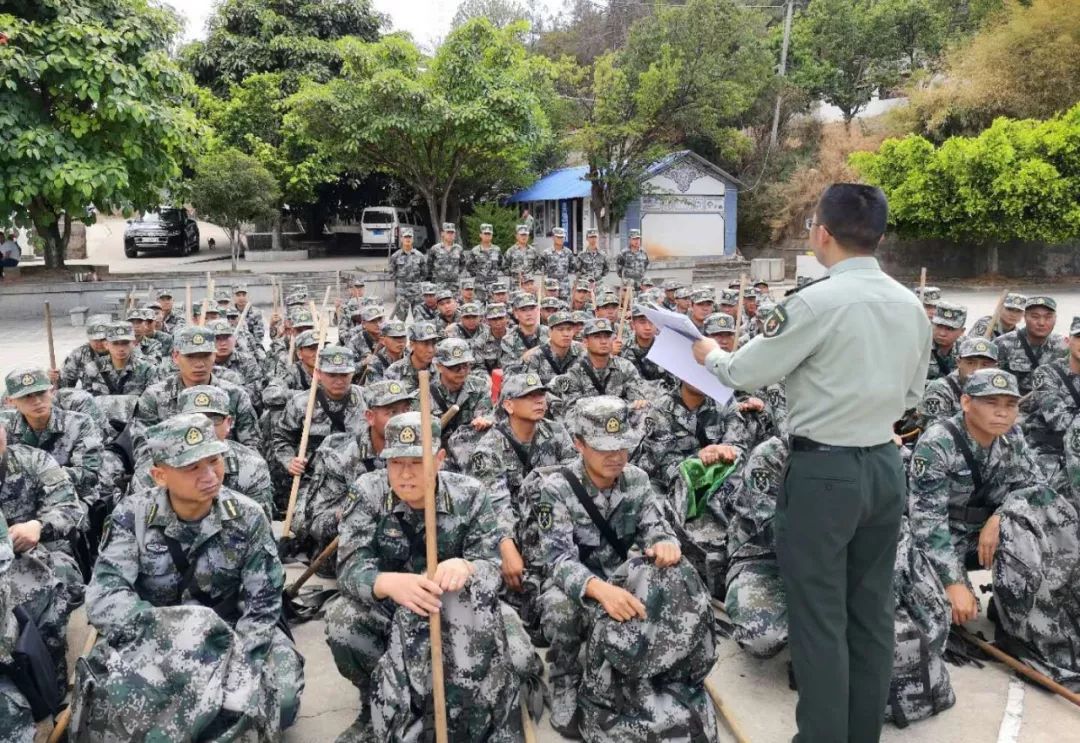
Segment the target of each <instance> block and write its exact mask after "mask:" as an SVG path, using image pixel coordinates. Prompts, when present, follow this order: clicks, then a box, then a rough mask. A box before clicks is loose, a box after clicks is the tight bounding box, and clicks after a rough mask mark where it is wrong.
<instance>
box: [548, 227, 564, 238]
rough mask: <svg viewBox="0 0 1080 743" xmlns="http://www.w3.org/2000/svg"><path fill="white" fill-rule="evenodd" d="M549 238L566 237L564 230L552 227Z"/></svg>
mask: <svg viewBox="0 0 1080 743" xmlns="http://www.w3.org/2000/svg"><path fill="white" fill-rule="evenodd" d="M551 236H552V237H566V230H564V229H563V228H562V227H553V228H552V229H551Z"/></svg>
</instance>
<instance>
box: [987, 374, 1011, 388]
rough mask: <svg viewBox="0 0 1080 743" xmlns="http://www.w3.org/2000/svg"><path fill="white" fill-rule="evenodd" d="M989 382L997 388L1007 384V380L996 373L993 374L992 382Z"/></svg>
mask: <svg viewBox="0 0 1080 743" xmlns="http://www.w3.org/2000/svg"><path fill="white" fill-rule="evenodd" d="M990 384H992V385H994V386H995V387H997V388H998V389H1005V388H1006V387H1008V386H1009V380H1008V379H1006V378H1005V377H1003V376H1001V375H1000V374H998V375H995V376H994V379H993V381H992V382H990Z"/></svg>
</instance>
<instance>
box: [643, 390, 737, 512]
mask: <svg viewBox="0 0 1080 743" xmlns="http://www.w3.org/2000/svg"><path fill="white" fill-rule="evenodd" d="M710 444H730V445H731V446H734V447H735V448H736V449H738V450H739V454H740V456H741V455H745V453H746V452H747V450H748V449H749V448H750V446H751V443H750V433H749V431H748V430H747V427H746V421H745V420H744V419H743V417H742V414H740V413H739V408H738V405H737V404H736V402H735V400H734V399H732V400H730V401H728V404H727V405H725V406H723V407H720V406H719V405H717V403H716V401H715V400H713V399H712V398H711V397H706V398H705V401H704V402H702V403H701V406H700V407H699V408H698V409H697V410H690V409H689V408H687V407H686V404H685V403H684V402H683V400H682V395H681V394H680V390H679V389H678V388H677V389H675V390H674V391H672V392H671V393H669V394H667V395H664V396H663V397H662V398H660V399H659V400H657V401H656V402H655V403H654V404H653V406H652V407H651V408H650V409H649V411H648V412H647V413H646V415H645V437H644V438H643V439H642V441H641V444H640V445H639V446H638V448H637V453H636V456H635V461H634V463H635V464H636V465H637V466H638V467H641V469H643V470H645V471H646V472H647V473H648V474H649V477H650V478H651V479H652V481H653V484H654V485H655V486H656V488H657V489H658V490H659V491H660V492H662V493H663V492H667V490H668V489H669V488H670V487H671V485H672V483H673V482H674V480H675V478H676V477H678V476H679V465H680V464H681V463H682V461H683V460H684V459H686V458H687V457H696V456H697V454H698V452H699V451H701V450H702V449H703V448H705V447H706V446H708V445H710Z"/></svg>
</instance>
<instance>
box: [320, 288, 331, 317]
mask: <svg viewBox="0 0 1080 743" xmlns="http://www.w3.org/2000/svg"><path fill="white" fill-rule="evenodd" d="M330 289H331V287H329V286H328V287H326V294H324V295H323V298H322V311H323V312H326V308H327V307H329V306H330Z"/></svg>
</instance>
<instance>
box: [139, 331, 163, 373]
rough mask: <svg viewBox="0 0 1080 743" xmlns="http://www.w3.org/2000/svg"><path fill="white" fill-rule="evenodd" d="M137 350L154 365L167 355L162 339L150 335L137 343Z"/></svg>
mask: <svg viewBox="0 0 1080 743" xmlns="http://www.w3.org/2000/svg"><path fill="white" fill-rule="evenodd" d="M170 345H171V344H170ZM135 350H136V351H137V352H138V355H139V356H141V357H142V358H143V359H145V360H146V362H147V363H148V364H150V366H154V365H155V364H157V363H158V362H159V361H161V359H162V358H164V356H165V349H164V348H163V347H162V345H161V341H159V340H158V339H157V338H154V337H153V336H149V335H147V336H143V339H142V340H141V341H139V342H138V343H137V344H136V345H135Z"/></svg>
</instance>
